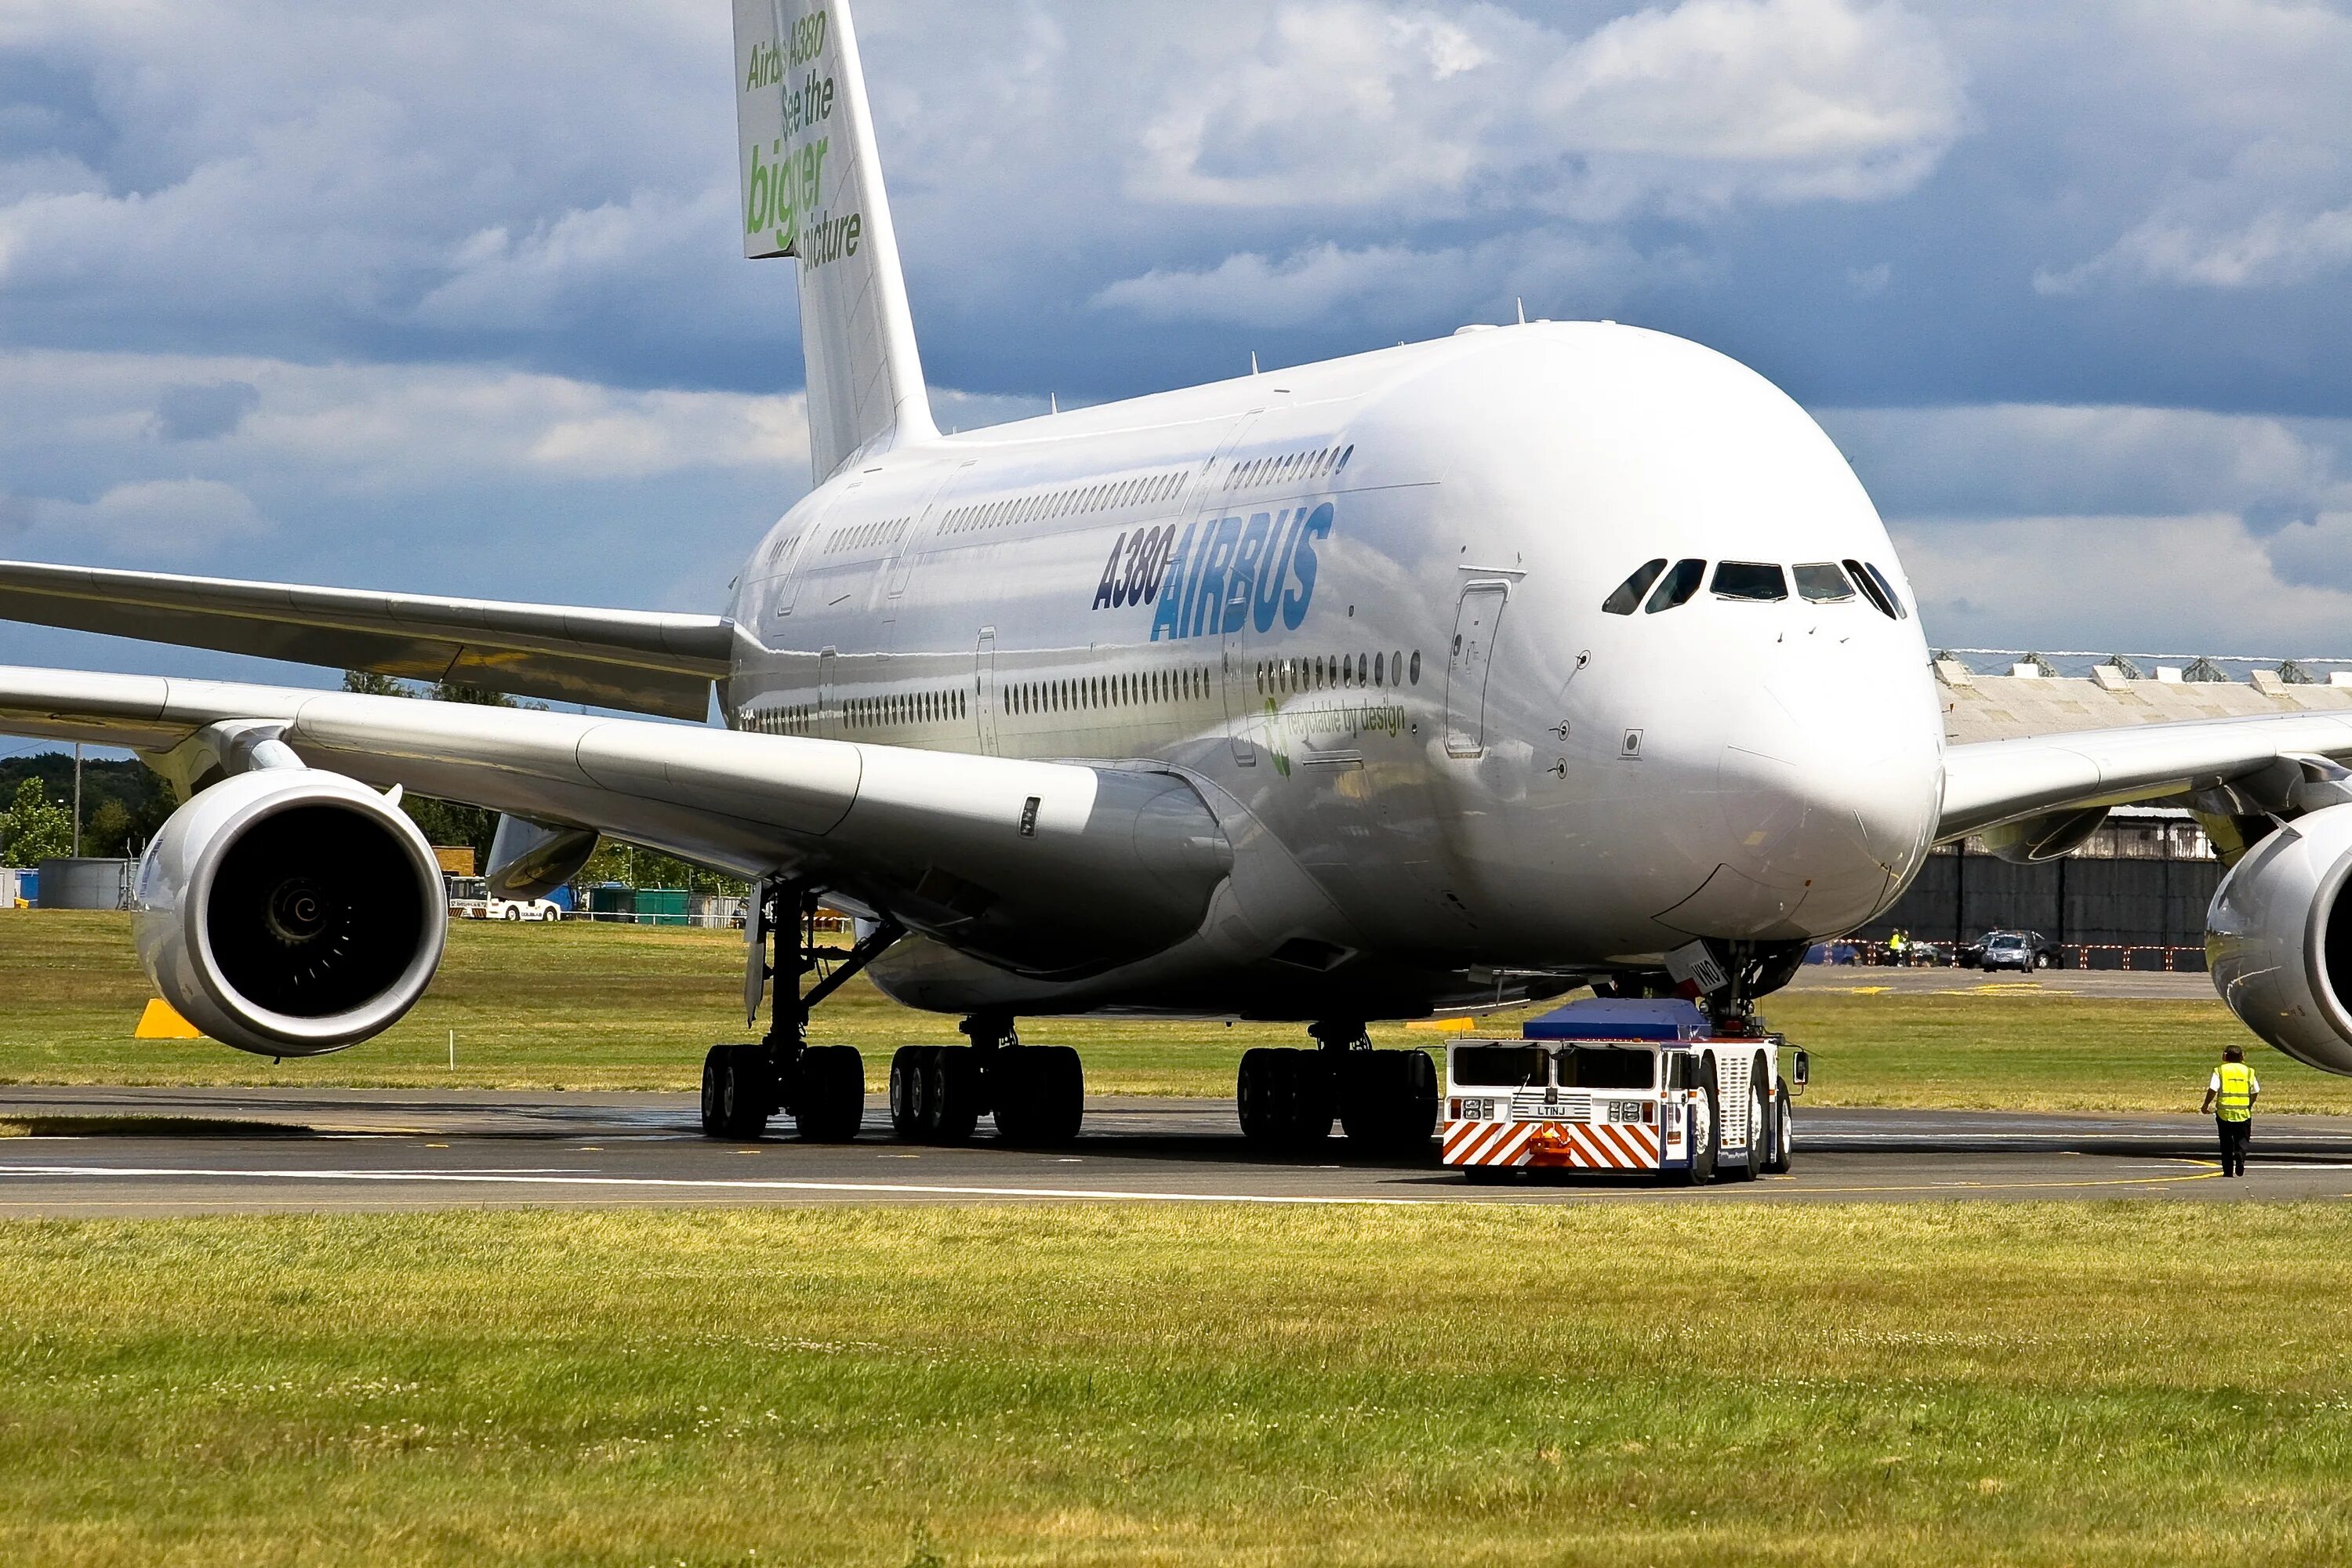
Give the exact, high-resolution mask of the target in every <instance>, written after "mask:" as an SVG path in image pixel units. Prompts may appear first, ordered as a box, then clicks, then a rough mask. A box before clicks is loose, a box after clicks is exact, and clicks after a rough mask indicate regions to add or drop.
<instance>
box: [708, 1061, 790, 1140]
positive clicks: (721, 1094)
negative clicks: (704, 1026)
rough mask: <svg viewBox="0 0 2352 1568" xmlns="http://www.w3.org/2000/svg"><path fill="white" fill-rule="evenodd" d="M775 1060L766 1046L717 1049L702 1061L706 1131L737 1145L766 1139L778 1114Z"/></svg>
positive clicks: (712, 1135) (714, 1136) (713, 1136)
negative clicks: (769, 1123)
mask: <svg viewBox="0 0 2352 1568" xmlns="http://www.w3.org/2000/svg"><path fill="white" fill-rule="evenodd" d="M775 1094H776V1085H775V1067H774V1058H772V1057H771V1056H770V1055H769V1054H768V1048H767V1047H765V1046H713V1047H710V1050H709V1054H708V1055H706V1056H705V1057H704V1058H702V1131H703V1132H704V1134H705V1135H706V1136H709V1137H712V1138H728V1139H733V1140H736V1141H737V1142H748V1141H749V1140H751V1139H755V1138H759V1137H761V1136H763V1135H764V1134H765V1133H766V1132H767V1131H768V1118H769V1117H770V1116H771V1115H772V1114H773V1113H774V1111H775Z"/></svg>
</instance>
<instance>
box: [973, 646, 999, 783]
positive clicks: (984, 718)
mask: <svg viewBox="0 0 2352 1568" xmlns="http://www.w3.org/2000/svg"><path fill="white" fill-rule="evenodd" d="M971 685H972V710H973V713H974V715H975V716H976V717H977V718H978V719H979V720H980V750H981V753H982V755H983V756H991V757H992V756H994V755H996V628H995V627H994V626H982V627H981V628H980V647H978V648H977V649H976V650H975V651H974V652H973V654H972V670H971Z"/></svg>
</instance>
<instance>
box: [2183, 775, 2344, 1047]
mask: <svg viewBox="0 0 2352 1568" xmlns="http://www.w3.org/2000/svg"><path fill="white" fill-rule="evenodd" d="M2347 879H2352V805H2332V806H2328V807H2327V808H2326V809H2325V810H2321V811H2315V812H2311V813H2308V814H2307V815H2305V816H2300V817H2297V818H2296V819H2295V820H2294V822H2292V823H2290V824H2288V825H2287V826H2284V827H2282V828H2279V829H2278V830H2277V831H2275V832H2273V833H2272V834H2271V835H2269V836H2268V837H2265V838H2263V840H2262V842H2260V843H2259V844H2257V845H2255V846H2254V847H2252V849H2250V850H2248V851H2247V852H2246V855H2245V857H2244V858H2242V859H2241V860H2240V861H2239V862H2238V863H2237V865H2235V866H2233V867H2231V869H2230V874H2229V875H2228V876H2227V877H2225V878H2223V879H2221V887H2220V888H2219V889H2215V891H2214V894H2213V904H2212V907H2211V908H2210V910H2207V912H2206V916H2205V958H2206V966H2207V967H2208V968H2209V969H2210V970H2211V971H2212V974H2213V985H2214V989H2216V990H2218V991H2219V992H2221V1000H2222V1001H2224V1002H2226V1003H2228V1004H2229V1006H2230V1011H2231V1012H2232V1013H2235V1014H2236V1015H2237V1016H2238V1017H2239V1018H2240V1020H2242V1022H2243V1023H2244V1024H2245V1026H2246V1027H2248V1028H2250V1029H2252V1031H2253V1032H2254V1033H2255V1034H2257V1035H2260V1036H2261V1037H2263V1039H2265V1040H2268V1041H2269V1042H2270V1043H2271V1044H2272V1045H2273V1046H2276V1047H2278V1048H2279V1049H2280V1050H2282V1051H2284V1052H2285V1053H2286V1054H2287V1055H2288V1056H2291V1057H2293V1058H2295V1060H2297V1061H2300V1062H2307V1063H2309V1064H2310V1065H2311V1066H2313V1067H2315V1068H2321V1069H2322V1070H2324V1071H2326V1072H2332V1073H2343V1074H2347V1075H2352V1007H2347V1005H2346V1003H2347V999H2352V900H2347V899H2346V897H2345V893H2346V883H2347Z"/></svg>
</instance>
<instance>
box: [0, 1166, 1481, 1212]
mask: <svg viewBox="0 0 2352 1568" xmlns="http://www.w3.org/2000/svg"><path fill="white" fill-rule="evenodd" d="M0 1176H146V1177H154V1178H159V1179H160V1178H171V1177H177V1178H182V1179H185V1178H188V1177H200V1178H206V1177H209V1178H228V1179H238V1180H252V1181H280V1182H393V1183H398V1182H441V1183H448V1184H455V1185H460V1186H475V1185H482V1184H498V1185H506V1186H546V1187H651V1188H660V1189H678V1190H683V1191H718V1192H788V1193H898V1194H926V1193H928V1194H934V1195H937V1196H940V1197H974V1198H1094V1199H1107V1200H1112V1201H1117V1202H1121V1203H1171V1204H1293V1205H1296V1204H1306V1205H1333V1204H1355V1205H1377V1206H1382V1207H1409V1206H1412V1205H1423V1204H1442V1203H1457V1202H1460V1201H1461V1200H1460V1199H1458V1198H1368V1197H1367V1198H1359V1197H1331V1196H1313V1195H1306V1194H1301V1195H1297V1196H1289V1197H1279V1196H1275V1195H1272V1194H1264V1193H1139V1192H1124V1191H1119V1190H1117V1189H1112V1188H1094V1187H964V1186H943V1185H942V1186H933V1185H929V1184H922V1183H916V1182H753V1181H740V1182H738V1181H719V1180H705V1181H693V1180H687V1179H684V1178H679V1177H663V1176H531V1175H517V1174H498V1175H476V1174H467V1173H459V1172H450V1171H258V1170H257V1171H227V1170H206V1169H200V1168H196V1167H166V1166H130V1165H0Z"/></svg>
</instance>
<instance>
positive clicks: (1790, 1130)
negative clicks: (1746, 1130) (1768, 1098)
mask: <svg viewBox="0 0 2352 1568" xmlns="http://www.w3.org/2000/svg"><path fill="white" fill-rule="evenodd" d="M1792 1109H1793V1108H1792V1107H1791V1105H1790V1100H1789V1080H1788V1079H1780V1080H1779V1082H1778V1083H1777V1084H1776V1085H1775V1086H1774V1089H1773V1092H1772V1157H1771V1158H1770V1159H1769V1160H1767V1161H1766V1162H1764V1170H1765V1172H1766V1173H1767V1174H1769V1175H1774V1176H1785V1175H1787V1174H1788V1173H1789V1165H1790V1161H1791V1160H1792V1159H1793V1157H1794V1156H1793V1153H1792V1151H1793V1150H1794V1148H1795V1142H1794V1139H1795V1134H1796V1122H1795V1118H1794V1117H1793V1116H1792V1115H1791V1114H1790V1112H1791V1110H1792Z"/></svg>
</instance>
